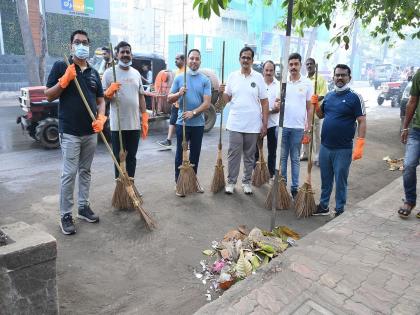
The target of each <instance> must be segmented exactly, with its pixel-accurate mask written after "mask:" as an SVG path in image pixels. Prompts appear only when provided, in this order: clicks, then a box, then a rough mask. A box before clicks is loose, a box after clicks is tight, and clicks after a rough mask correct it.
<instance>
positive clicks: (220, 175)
mask: <svg viewBox="0 0 420 315" xmlns="http://www.w3.org/2000/svg"><path fill="white" fill-rule="evenodd" d="M224 82H225V41H223V43H222V84H224ZM216 104H217V106H216V108H220V126H219V145H218V147H217V160H216V165H215V169H214V175H213V180H212V185H211V192H213V193H217V192H219V191H220V190H221V189H223V187H225V185H226V182H225V175H224V171H223V168H224V166H223V159H222V130H223V110H224V104H223V93H222V95H220V94H219V96H218V98H217V101H216Z"/></svg>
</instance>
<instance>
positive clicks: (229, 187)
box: [225, 184, 235, 195]
mask: <svg viewBox="0 0 420 315" xmlns="http://www.w3.org/2000/svg"><path fill="white" fill-rule="evenodd" d="M234 191H235V184H226V186H225V193H226V194H228V195H232V194H233V192H234Z"/></svg>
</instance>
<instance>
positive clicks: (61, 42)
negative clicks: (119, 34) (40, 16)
mask: <svg viewBox="0 0 420 315" xmlns="http://www.w3.org/2000/svg"><path fill="white" fill-rule="evenodd" d="M46 21H47V39H48V52H49V54H50V55H51V56H55V57H62V56H63V54H64V53H67V54H68V52H69V44H70V35H71V33H72V32H73V31H75V30H78V29H82V30H84V31H86V32H87V33H88V35H89V39H90V43H91V44H90V48H91V49H90V54H91V55H92V54H93V52H94V50H95V49H96V48H97V47H102V46H106V45H108V43H109V37H110V36H109V23H108V20H103V19H94V18H87V17H81V16H71V15H63V14H56V13H47V14H46Z"/></svg>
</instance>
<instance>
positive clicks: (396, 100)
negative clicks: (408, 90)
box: [377, 81, 407, 107]
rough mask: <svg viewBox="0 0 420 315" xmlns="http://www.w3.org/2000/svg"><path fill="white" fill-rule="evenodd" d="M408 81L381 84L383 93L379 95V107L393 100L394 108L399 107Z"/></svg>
mask: <svg viewBox="0 0 420 315" xmlns="http://www.w3.org/2000/svg"><path fill="white" fill-rule="evenodd" d="M406 86H407V81H402V82H401V81H398V82H385V83H382V84H381V87H380V89H381V92H380V93H379V95H378V98H377V102H378V105H382V104H383V103H384V101H385V100H391V106H392V107H398V106H399V105H400V102H401V97H402V94H403V91H404V88H405V87H406Z"/></svg>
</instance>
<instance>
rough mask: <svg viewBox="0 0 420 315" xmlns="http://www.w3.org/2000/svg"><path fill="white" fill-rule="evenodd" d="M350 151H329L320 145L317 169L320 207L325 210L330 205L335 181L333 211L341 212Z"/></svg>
mask: <svg viewBox="0 0 420 315" xmlns="http://www.w3.org/2000/svg"><path fill="white" fill-rule="evenodd" d="M351 155H352V149H329V148H327V147H326V146H323V145H322V144H321V148H320V150H319V167H320V170H321V199H320V201H319V203H320V205H321V206H322V207H323V208H324V209H325V208H327V207H328V204H329V203H330V196H331V192H332V189H333V183H334V179H335V209H336V211H337V212H343V211H344V206H345V205H346V201H347V178H348V177H349V170H350V164H351Z"/></svg>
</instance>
